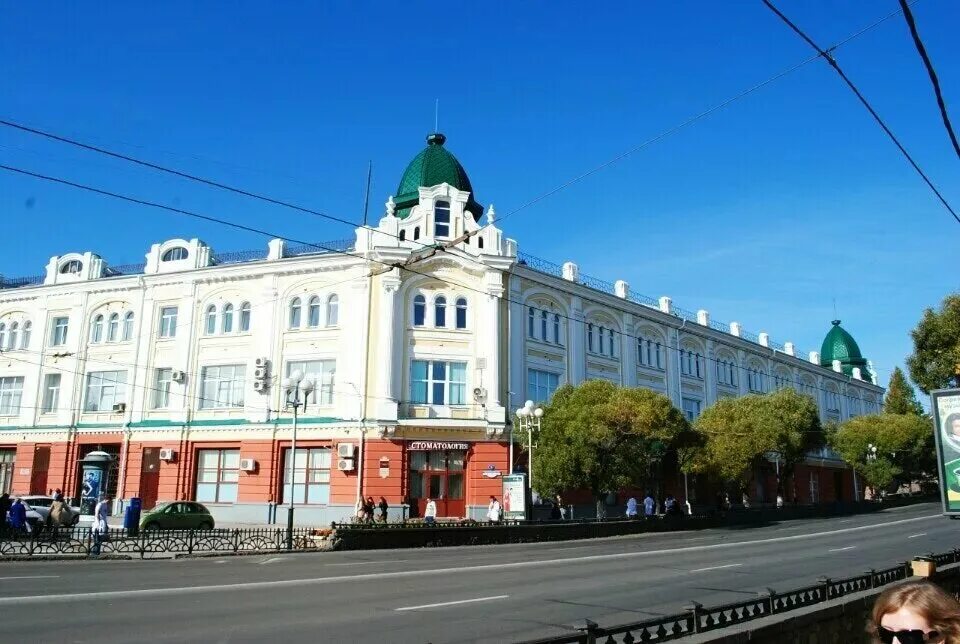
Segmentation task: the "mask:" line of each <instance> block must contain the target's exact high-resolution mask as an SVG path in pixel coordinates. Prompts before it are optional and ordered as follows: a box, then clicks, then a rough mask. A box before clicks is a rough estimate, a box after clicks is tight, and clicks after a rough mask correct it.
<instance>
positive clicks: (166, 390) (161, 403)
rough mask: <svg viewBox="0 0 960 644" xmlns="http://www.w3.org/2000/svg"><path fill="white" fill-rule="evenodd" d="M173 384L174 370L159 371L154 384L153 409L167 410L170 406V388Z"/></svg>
mask: <svg viewBox="0 0 960 644" xmlns="http://www.w3.org/2000/svg"><path fill="white" fill-rule="evenodd" d="M172 384H173V369H157V371H156V378H155V380H154V384H153V408H154V409H167V408H168V407H169V406H170V386H171V385H172Z"/></svg>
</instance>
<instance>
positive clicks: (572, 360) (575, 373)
mask: <svg viewBox="0 0 960 644" xmlns="http://www.w3.org/2000/svg"><path fill="white" fill-rule="evenodd" d="M570 312H571V316H570V317H571V318H572V320H571V322H570V324H569V325H568V326H569V337H570V344H569V346H570V351H569V352H568V353H567V360H568V361H569V363H568V372H567V373H569V374H570V384H572V385H578V384H580V383H581V382H583V381H584V380H586V379H587V349H586V339H585V335H586V332H587V330H586V324H585V317H584V313H583V299H582V298H580V297H577V296H573V297H571V298H570Z"/></svg>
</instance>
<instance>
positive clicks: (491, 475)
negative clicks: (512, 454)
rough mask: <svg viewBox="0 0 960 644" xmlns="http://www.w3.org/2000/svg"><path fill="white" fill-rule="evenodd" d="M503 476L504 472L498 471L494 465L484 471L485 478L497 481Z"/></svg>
mask: <svg viewBox="0 0 960 644" xmlns="http://www.w3.org/2000/svg"><path fill="white" fill-rule="evenodd" d="M501 474H503V472H501V471H500V470H498V469H497V466H496V465H494V464H493V463H490V465H487V469H485V470H484V471H483V478H485V479H495V478H497V477H499V476H500V475H501Z"/></svg>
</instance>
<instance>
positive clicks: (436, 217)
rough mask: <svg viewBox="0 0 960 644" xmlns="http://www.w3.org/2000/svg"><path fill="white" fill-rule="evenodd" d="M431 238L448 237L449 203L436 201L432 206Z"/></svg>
mask: <svg viewBox="0 0 960 644" xmlns="http://www.w3.org/2000/svg"><path fill="white" fill-rule="evenodd" d="M433 236H434V237H449V236H450V202H449V201H438V202H437V203H436V204H434V206H433Z"/></svg>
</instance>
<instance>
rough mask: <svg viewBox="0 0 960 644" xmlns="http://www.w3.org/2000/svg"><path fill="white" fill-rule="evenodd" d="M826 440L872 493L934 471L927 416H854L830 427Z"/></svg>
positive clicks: (930, 426)
mask: <svg viewBox="0 0 960 644" xmlns="http://www.w3.org/2000/svg"><path fill="white" fill-rule="evenodd" d="M828 441H829V443H830V446H831V447H833V449H834V450H835V451H836V452H837V453H838V454H840V456H841V457H842V458H843V460H845V461H846V462H847V463H849V464H850V465H851V466H852V467H853V468H854V469H855V470H856V471H857V472H859V473H860V474H861V476H863V478H864V479H865V480H866V481H867V483H868V484H869V485H870V487H871V488H873V490H874V492H875V493H876V492H878V491H882V490H886V489H887V488H889V487H890V486H892V485H899V484H901V483H908V482H911V481H915V480H918V479H922V478H926V477H929V476H931V475H932V474H933V473H934V472H935V471H936V453H935V451H934V447H933V426H932V425H931V423H930V419H929V418H927V417H923V416H915V415H913V414H876V415H870V416H858V417H856V418H852V419H850V420H848V421H846V422H845V423H842V424H840V425H838V426H836V427H833V428H831V431H830V432H829V433H828ZM871 446H875V447H876V450H875V451H874V450H873V449H872V447H871Z"/></svg>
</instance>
